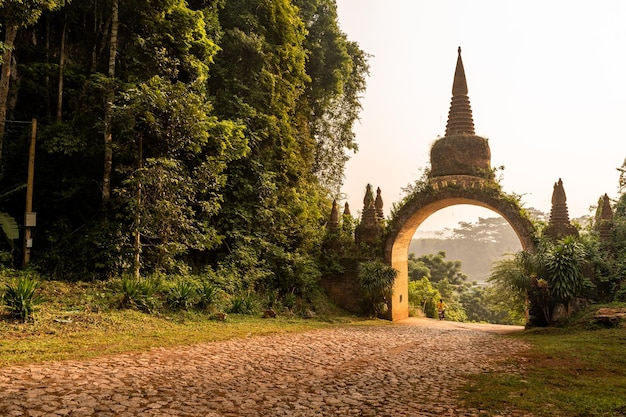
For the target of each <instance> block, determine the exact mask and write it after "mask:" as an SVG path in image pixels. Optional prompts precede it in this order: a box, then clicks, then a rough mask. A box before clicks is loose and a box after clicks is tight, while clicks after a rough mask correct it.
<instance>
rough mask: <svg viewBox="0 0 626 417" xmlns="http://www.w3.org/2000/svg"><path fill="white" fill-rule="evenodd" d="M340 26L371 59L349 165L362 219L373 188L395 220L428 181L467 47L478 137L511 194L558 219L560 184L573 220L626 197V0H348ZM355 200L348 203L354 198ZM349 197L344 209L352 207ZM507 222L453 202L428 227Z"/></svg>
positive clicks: (349, 193)
mask: <svg viewBox="0 0 626 417" xmlns="http://www.w3.org/2000/svg"><path fill="white" fill-rule="evenodd" d="M337 5H338V12H339V23H340V25H341V28H342V30H343V32H345V33H346V34H347V36H348V38H349V39H350V40H351V41H355V42H357V43H358V44H359V45H360V47H361V49H363V50H364V51H365V52H367V53H368V54H370V55H372V57H371V58H370V60H369V63H370V76H369V77H368V79H367V84H368V86H367V92H366V93H365V95H364V98H363V100H362V104H363V111H362V112H361V120H360V122H358V123H357V125H356V126H355V133H356V140H357V142H358V144H359V151H358V152H357V153H356V154H354V155H353V156H352V157H351V160H350V161H349V162H348V164H347V167H346V179H345V182H344V187H343V189H342V192H343V193H344V194H345V197H346V198H347V201H348V203H349V204H350V208H351V211H352V214H353V215H355V216H356V215H357V212H358V213H360V211H361V210H362V208H363V194H364V191H365V186H366V185H367V184H368V183H371V184H372V185H373V187H374V190H376V187H380V188H381V191H382V197H383V201H384V204H385V213H386V215H389V210H390V209H391V207H392V204H393V203H394V202H398V201H400V200H401V198H402V197H403V195H404V193H403V192H402V191H401V189H402V188H404V187H406V186H407V185H408V184H409V183H413V182H415V180H417V179H419V178H421V176H422V170H423V169H424V168H425V167H427V166H429V164H430V147H431V145H432V144H433V142H434V141H435V140H436V139H437V137H438V136H443V135H444V133H445V127H446V122H447V117H448V110H449V107H450V99H451V95H452V93H451V91H452V80H453V76H454V69H455V65H456V59H457V48H458V47H459V46H461V48H462V57H463V64H464V67H465V74H466V77H467V84H468V89H469V94H468V95H469V98H470V103H471V106H472V112H473V116H474V125H475V130H476V134H477V135H479V136H482V137H485V138H488V139H489V146H490V148H491V165H492V167H499V166H502V165H503V166H504V167H505V169H504V171H502V172H499V176H501V177H502V180H501V184H502V187H503V190H504V191H505V192H507V193H510V194H513V193H514V194H519V195H522V204H523V206H524V207H534V208H536V209H538V210H541V211H543V212H546V213H549V212H550V208H551V197H552V189H553V185H554V183H555V182H557V181H558V179H559V178H562V179H563V185H564V187H565V192H566V195H567V205H568V209H569V214H570V218H574V217H579V216H583V215H586V214H590V210H589V209H590V207H591V206H595V205H596V204H597V202H598V198H599V197H600V196H601V195H603V194H604V193H607V194H608V195H609V197H611V198H616V197H617V196H618V194H619V193H618V191H619V190H618V180H619V172H618V171H617V170H616V168H618V167H621V166H622V163H623V162H624V159H626V140H625V138H624V136H625V135H626V56H625V54H626V1H623V0H602V1H593V2H592V1H575V0H569V1H562V0H549V1H546V0H542V1H537V0H524V1H507V0H491V1H486V0H475V1H467V0H465V1H463V0H385V1H382V0H337ZM344 201H345V200H344ZM344 201H342V202H341V203H342V205H343V202H344ZM477 216H481V217H495V216H497V214H495V213H493V212H490V211H487V210H485V209H481V208H472V206H454V207H451V208H447V209H444V210H442V211H440V212H438V213H435V214H434V215H433V216H431V217H430V218H429V219H428V220H427V221H426V222H425V223H424V224H423V225H422V226H421V227H420V228H419V230H420V231H422V230H436V229H437V228H444V227H448V228H454V227H455V226H456V224H457V223H458V221H461V220H462V221H474V220H472V219H476V217H477Z"/></svg>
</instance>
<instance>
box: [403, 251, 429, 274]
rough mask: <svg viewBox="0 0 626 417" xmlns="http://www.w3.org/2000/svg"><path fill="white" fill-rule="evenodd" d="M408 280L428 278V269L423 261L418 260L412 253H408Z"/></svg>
mask: <svg viewBox="0 0 626 417" xmlns="http://www.w3.org/2000/svg"><path fill="white" fill-rule="evenodd" d="M408 263H409V281H419V280H421V279H422V278H427V279H428V280H430V269H429V268H428V267H427V266H426V265H425V264H424V262H422V261H419V260H418V259H417V258H416V257H415V254H414V253H412V252H411V253H409V259H408Z"/></svg>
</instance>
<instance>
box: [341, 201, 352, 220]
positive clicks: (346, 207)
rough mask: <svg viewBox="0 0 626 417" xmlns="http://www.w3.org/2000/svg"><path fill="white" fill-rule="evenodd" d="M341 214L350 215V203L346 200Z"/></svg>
mask: <svg viewBox="0 0 626 417" xmlns="http://www.w3.org/2000/svg"><path fill="white" fill-rule="evenodd" d="M343 215H344V216H350V217H352V213H350V205H349V204H348V202H347V201H346V205H345V206H344V207H343Z"/></svg>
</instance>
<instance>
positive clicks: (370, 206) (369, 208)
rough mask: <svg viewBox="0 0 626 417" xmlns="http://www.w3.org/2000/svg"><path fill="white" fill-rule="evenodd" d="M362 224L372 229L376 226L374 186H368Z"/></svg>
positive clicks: (364, 200) (364, 199)
mask: <svg viewBox="0 0 626 417" xmlns="http://www.w3.org/2000/svg"><path fill="white" fill-rule="evenodd" d="M361 224H364V225H365V226H368V227H371V226H374V225H375V224H376V207H375V206H374V193H373V192H372V185H371V184H367V187H366V188H365V197H363V213H362V214H361Z"/></svg>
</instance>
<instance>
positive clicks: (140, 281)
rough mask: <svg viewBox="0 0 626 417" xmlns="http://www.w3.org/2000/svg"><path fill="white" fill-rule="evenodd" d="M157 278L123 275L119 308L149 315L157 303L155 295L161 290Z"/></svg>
mask: <svg viewBox="0 0 626 417" xmlns="http://www.w3.org/2000/svg"><path fill="white" fill-rule="evenodd" d="M161 286H162V284H161V280H160V278H159V277H152V278H136V277H134V276H128V275H124V276H123V277H122V280H121V283H120V287H121V288H120V290H121V293H122V299H121V303H120V304H121V306H122V307H125V308H135V309H138V310H141V311H144V312H148V313H151V312H152V311H154V309H155V307H156V306H157V303H158V298H157V293H158V292H159V290H160V289H161Z"/></svg>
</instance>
